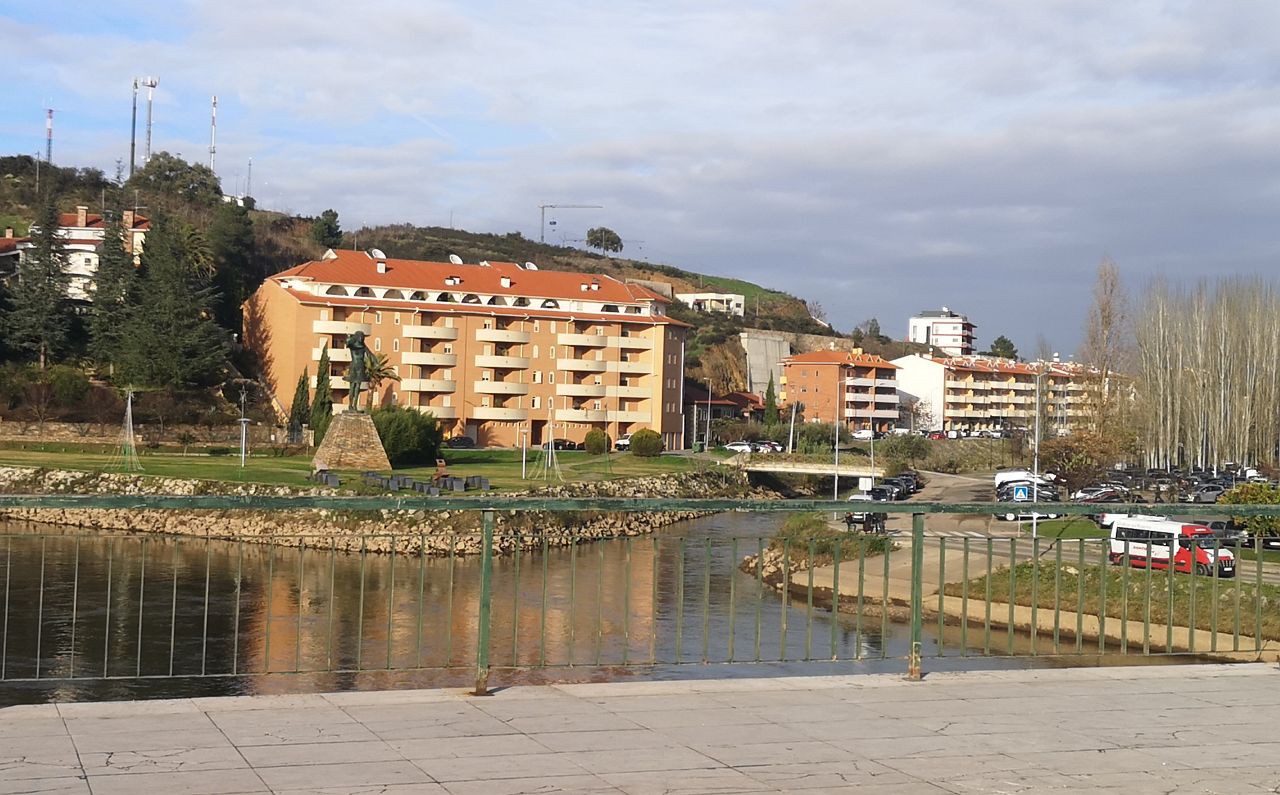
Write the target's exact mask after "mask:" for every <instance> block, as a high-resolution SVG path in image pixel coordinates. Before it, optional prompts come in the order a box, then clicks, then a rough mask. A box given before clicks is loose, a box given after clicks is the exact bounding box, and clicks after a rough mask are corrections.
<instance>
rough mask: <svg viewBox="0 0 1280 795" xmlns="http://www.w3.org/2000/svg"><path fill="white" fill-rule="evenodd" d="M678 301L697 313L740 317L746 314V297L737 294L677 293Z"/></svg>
mask: <svg viewBox="0 0 1280 795" xmlns="http://www.w3.org/2000/svg"><path fill="white" fill-rule="evenodd" d="M676 300H677V301H679V302H681V303H683V304H687V305H688V306H689V308H690V309H693V310H694V311H697V312H720V313H722V314H725V315H736V316H738V317H743V316H744V315H745V314H746V304H747V299H746V296H742V295H738V294H737V293H676Z"/></svg>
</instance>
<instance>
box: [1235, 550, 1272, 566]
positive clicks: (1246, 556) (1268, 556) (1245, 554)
mask: <svg viewBox="0 0 1280 795" xmlns="http://www.w3.org/2000/svg"><path fill="white" fill-rule="evenodd" d="M1234 551H1235V553H1236V557H1237V558H1240V559H1241V560H1257V559H1258V555H1262V560H1263V562H1264V563H1280V549H1264V550H1262V551H1261V552H1258V551H1257V550H1255V549H1237V550H1234Z"/></svg>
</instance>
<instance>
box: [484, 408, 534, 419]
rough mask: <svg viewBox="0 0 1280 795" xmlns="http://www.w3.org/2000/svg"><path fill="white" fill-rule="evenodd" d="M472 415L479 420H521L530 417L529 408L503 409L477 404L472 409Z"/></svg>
mask: <svg viewBox="0 0 1280 795" xmlns="http://www.w3.org/2000/svg"><path fill="white" fill-rule="evenodd" d="M470 412H471V416H472V417H473V418H475V419H477V420H506V421H519V420H527V419H529V410H528V409H503V408H494V407H491V406H476V407H475V408H472V409H471V410H470Z"/></svg>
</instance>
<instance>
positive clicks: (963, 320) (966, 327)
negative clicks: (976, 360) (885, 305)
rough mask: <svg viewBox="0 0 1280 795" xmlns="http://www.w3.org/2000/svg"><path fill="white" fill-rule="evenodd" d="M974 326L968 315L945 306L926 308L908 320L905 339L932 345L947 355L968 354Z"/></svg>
mask: <svg viewBox="0 0 1280 795" xmlns="http://www.w3.org/2000/svg"><path fill="white" fill-rule="evenodd" d="M976 328H977V326H975V325H974V324H973V323H970V322H969V318H968V317H966V316H964V315H958V314H956V313H955V312H952V311H951V310H950V309H948V308H946V307H945V306H944V307H942V310H941V311H937V310H933V309H926V310H925V311H923V312H921V313H920V314H918V315H916V316H915V317H913V318H911V320H910V321H909V322H908V325H907V340H908V341H909V342H919V343H923V344H925V345H932V346H933V347H935V348H937V349H938V350H939V351H940V352H942V353H945V354H947V355H948V356H970V355H972V354H973V340H974V335H973V331H974V329H976Z"/></svg>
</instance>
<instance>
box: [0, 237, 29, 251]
mask: <svg viewBox="0 0 1280 795" xmlns="http://www.w3.org/2000/svg"><path fill="white" fill-rule="evenodd" d="M30 240H31V238H29V237H0V254H11V253H13V252H15V251H17V250H18V244H19V243H27V242H30Z"/></svg>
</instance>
